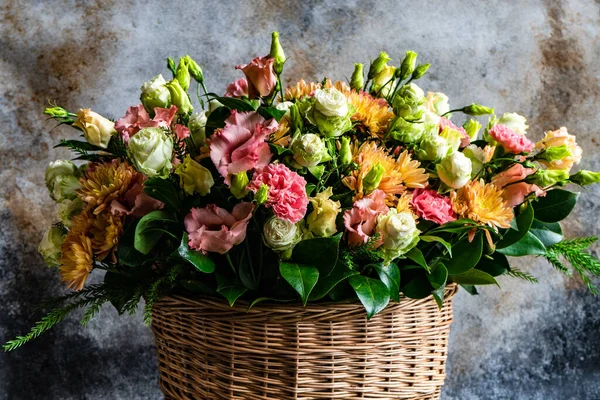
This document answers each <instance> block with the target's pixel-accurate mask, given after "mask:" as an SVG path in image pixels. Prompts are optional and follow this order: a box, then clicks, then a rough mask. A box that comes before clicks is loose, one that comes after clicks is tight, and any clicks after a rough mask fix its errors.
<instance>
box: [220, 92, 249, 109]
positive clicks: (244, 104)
mask: <svg viewBox="0 0 600 400" xmlns="http://www.w3.org/2000/svg"><path fill="white" fill-rule="evenodd" d="M209 95H210V96H212V97H213V98H214V99H215V100H217V101H218V102H219V103H221V104H223V105H224V106H225V107H227V108H229V109H230V110H237V111H256V107H255V105H254V104H253V103H251V102H249V101H247V100H243V99H237V98H235V97H219V96H217V95H216V94H214V93H209Z"/></svg>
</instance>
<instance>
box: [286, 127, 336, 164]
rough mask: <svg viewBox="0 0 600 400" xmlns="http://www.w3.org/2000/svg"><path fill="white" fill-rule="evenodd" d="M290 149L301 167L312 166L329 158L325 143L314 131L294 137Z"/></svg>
mask: <svg viewBox="0 0 600 400" xmlns="http://www.w3.org/2000/svg"><path fill="white" fill-rule="evenodd" d="M290 149H291V150H292V152H293V153H294V161H296V162H297V163H298V164H299V165H301V166H303V167H314V166H316V165H317V164H319V163H320V162H322V161H324V160H326V159H329V155H328V153H327V148H326V147H325V143H323V141H322V140H321V138H320V137H319V136H318V135H315V134H314V133H307V134H306V135H301V136H300V137H298V138H296V139H295V140H294V141H293V142H292V144H291V146H290Z"/></svg>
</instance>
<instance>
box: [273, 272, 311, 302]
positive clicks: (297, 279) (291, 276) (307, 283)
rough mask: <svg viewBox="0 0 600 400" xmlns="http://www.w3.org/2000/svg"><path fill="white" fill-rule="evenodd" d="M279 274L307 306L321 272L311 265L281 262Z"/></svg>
mask: <svg viewBox="0 0 600 400" xmlns="http://www.w3.org/2000/svg"><path fill="white" fill-rule="evenodd" d="M279 272H280V273H281V276H282V277H283V279H285V280H286V281H287V283H289V284H290V285H291V286H292V287H293V288H294V290H295V291H296V292H298V294H299V295H300V298H302V303H304V305H306V302H307V301H308V296H309V295H310V292H311V291H312V290H313V288H314V287H315V285H316V284H317V280H319V270H318V269H317V268H315V267H311V266H309V265H302V264H296V263H288V262H281V263H280V264H279Z"/></svg>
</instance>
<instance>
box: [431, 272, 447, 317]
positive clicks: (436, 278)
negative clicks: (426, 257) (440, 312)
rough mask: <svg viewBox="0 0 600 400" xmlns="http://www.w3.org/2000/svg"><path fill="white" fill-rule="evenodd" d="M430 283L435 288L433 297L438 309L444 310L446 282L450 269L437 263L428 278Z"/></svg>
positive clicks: (432, 293)
mask: <svg viewBox="0 0 600 400" xmlns="http://www.w3.org/2000/svg"><path fill="white" fill-rule="evenodd" d="M427 278H428V279H429V283H430V284H431V286H433V291H432V292H431V295H432V296H433V299H434V300H435V302H436V303H437V305H438V308H440V309H441V308H442V306H443V305H444V295H445V290H446V281H447V280H448V269H447V268H446V266H445V265H444V264H442V263H437V264H435V265H434V266H433V268H432V269H431V274H429V276H428V277H427Z"/></svg>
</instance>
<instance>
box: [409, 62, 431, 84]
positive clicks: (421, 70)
mask: <svg viewBox="0 0 600 400" xmlns="http://www.w3.org/2000/svg"><path fill="white" fill-rule="evenodd" d="M429 67H431V64H429V63H427V64H421V65H419V66H418V67H417V68H415V72H413V74H412V77H411V78H412V79H414V80H417V79H421V78H422V77H423V75H425V73H426V72H427V70H428V69H429Z"/></svg>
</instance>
